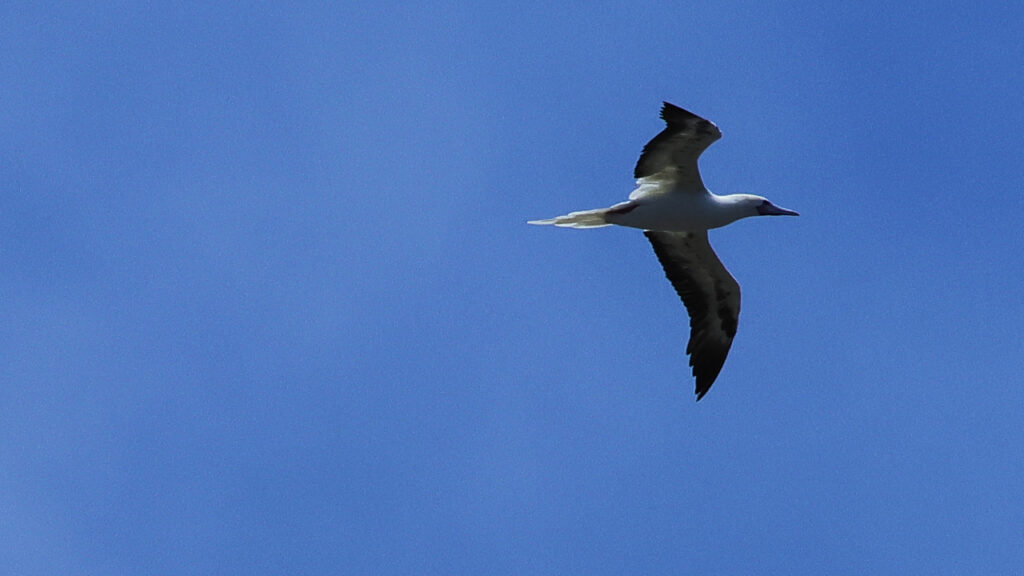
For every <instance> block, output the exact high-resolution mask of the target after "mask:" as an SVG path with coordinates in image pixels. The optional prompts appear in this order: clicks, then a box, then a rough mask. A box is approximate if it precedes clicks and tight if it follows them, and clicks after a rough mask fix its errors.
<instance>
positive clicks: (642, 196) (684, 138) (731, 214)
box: [530, 102, 797, 400]
mask: <svg viewBox="0 0 1024 576" xmlns="http://www.w3.org/2000/svg"><path fill="white" fill-rule="evenodd" d="M661 118H662V119H663V120H664V121H665V123H666V124H667V125H668V126H667V127H666V128H665V129H664V130H662V131H661V133H660V134H658V135H657V136H655V137H654V139H652V140H651V141H650V142H648V143H647V145H646V146H644V149H643V152H641V154H640V160H638V161H637V163H636V169H635V170H634V172H633V177H634V178H636V189H635V190H633V192H632V193H631V194H630V195H629V200H627V201H626V202H621V203H619V204H616V205H614V206H612V207H610V208H601V209H599V210H584V211H581V212H572V213H569V214H567V215H565V216H558V217H557V218H551V219H549V220H533V221H531V222H530V224H553V225H555V226H564V227H567V228H597V227H600V226H611V225H613V224H615V225H618V226H628V227H630V228H641V229H643V231H644V236H647V239H648V240H650V242H651V245H652V246H653V247H654V253H655V254H656V255H657V256H658V260H659V261H660V262H661V266H662V268H664V269H665V275H666V276H667V277H668V279H669V282H671V283H672V286H673V287H674V288H675V289H676V292H677V293H678V294H679V297H680V298H681V299H682V300H683V304H684V305H685V306H686V311H687V312H688V313H689V314H690V341H689V343H687V345H686V353H687V354H688V355H689V356H690V366H692V367H693V376H694V378H695V379H696V384H697V386H696V394H697V400H700V399H701V398H703V397H704V395H705V394H707V392H708V389H710V388H711V385H712V384H713V383H714V382H715V378H717V377H718V373H719V372H721V370H722V365H723V364H725V357H726V355H728V354H729V347H730V346H731V345H732V339H733V336H735V335H736V324H737V321H738V319H739V314H740V286H739V284H737V283H736V279H734V278H733V277H732V275H731V274H729V271H728V270H726V269H725V266H723V265H722V261H721V260H719V259H718V256H717V255H715V251H714V250H712V249H711V245H710V244H708V230H709V229H711V228H720V227H722V226H725V225H726V224H729V223H732V222H735V221H736V220H739V219H741V218H746V217H748V216H797V213H796V212H794V211H792V210H786V209H785V208H779V207H778V206H776V205H774V204H772V203H771V202H769V201H768V200H766V199H764V198H762V197H761V196H754V195H753V194H729V195H727V196H718V195H716V194H712V193H711V192H710V191H709V190H708V189H707V188H705V187H704V182H703V181H702V180H701V178H700V171H699V170H698V169H697V158H698V157H700V155H701V153H702V152H704V149H705V148H707V147H708V146H710V145H711V144H712V143H714V142H715V141H716V140H718V139H719V138H721V137H722V133H721V131H719V130H718V126H715V125H714V123H712V122H710V121H708V120H705V119H704V118H701V117H700V116H697V115H696V114H693V113H691V112H687V111H686V110H683V109H682V108H680V107H678V106H674V105H672V104H669V103H668V102H665V103H664V105H663V106H662V108H661Z"/></svg>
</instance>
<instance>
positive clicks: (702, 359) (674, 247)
mask: <svg viewBox="0 0 1024 576" xmlns="http://www.w3.org/2000/svg"><path fill="white" fill-rule="evenodd" d="M644 235H645V236H647V239H648V240H650V242H651V246H653V247H654V253H655V254H656V255H657V256H658V261H659V262H661V266H662V268H663V269H664V270H665V276H667V277H668V279H669V281H670V282H671V283H672V286H673V287H674V288H675V289H676V293H677V294H679V297H680V298H681V299H682V300H683V304H684V305H685V306H686V311H687V312H688V313H689V315H690V340H689V342H688V343H687V344H686V353H687V354H688V355H689V356H690V366H692V367H693V376H694V377H695V378H696V394H697V400H700V399H701V398H703V397H704V395H705V394H707V392H708V390H709V389H710V388H711V385H712V384H714V382H715V379H716V378H718V374H719V372H721V371H722V366H723V365H724V364H725V358H726V356H728V355H729V348H730V347H731V346H732V340H733V337H734V336H736V327H737V325H738V322H739V314H740V286H739V284H737V283H736V279H735V278H733V277H732V275H731V274H729V271H728V270H726V269H725V266H723V265H722V261H721V260H719V259H718V256H717V255H715V252H714V250H712V249H711V245H710V244H708V235H707V232H659V231H653V230H645V231H644Z"/></svg>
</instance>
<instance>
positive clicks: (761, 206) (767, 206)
mask: <svg viewBox="0 0 1024 576" xmlns="http://www.w3.org/2000/svg"><path fill="white" fill-rule="evenodd" d="M738 196H740V197H741V198H740V203H741V204H743V206H744V208H745V209H746V210H748V211H749V215H750V216H799V215H800V214H797V213H796V212H794V211H793V210H787V209H786V208H780V207H779V206H776V205H775V204H772V203H771V201H770V200H768V199H767V198H762V197H761V196H755V195H753V194H739V195H738Z"/></svg>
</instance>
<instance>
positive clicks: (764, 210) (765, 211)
mask: <svg viewBox="0 0 1024 576" xmlns="http://www.w3.org/2000/svg"><path fill="white" fill-rule="evenodd" d="M757 212H758V213H759V214H760V215H761V216H799V214H797V213H796V212H794V211H792V210H786V209H785V208H779V207H778V206H776V205H774V204H769V205H767V206H758V207H757Z"/></svg>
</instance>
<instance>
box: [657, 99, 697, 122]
mask: <svg viewBox="0 0 1024 576" xmlns="http://www.w3.org/2000/svg"><path fill="white" fill-rule="evenodd" d="M661 119H662V120H664V121H665V123H666V124H678V123H681V122H686V121H687V120H694V119H696V120H704V118H701V117H700V116H697V115H696V114H694V113H693V112H690V111H689V110H684V109H682V108H680V107H679V106H676V105H675V104H672V103H671V102H662V103H661Z"/></svg>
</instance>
